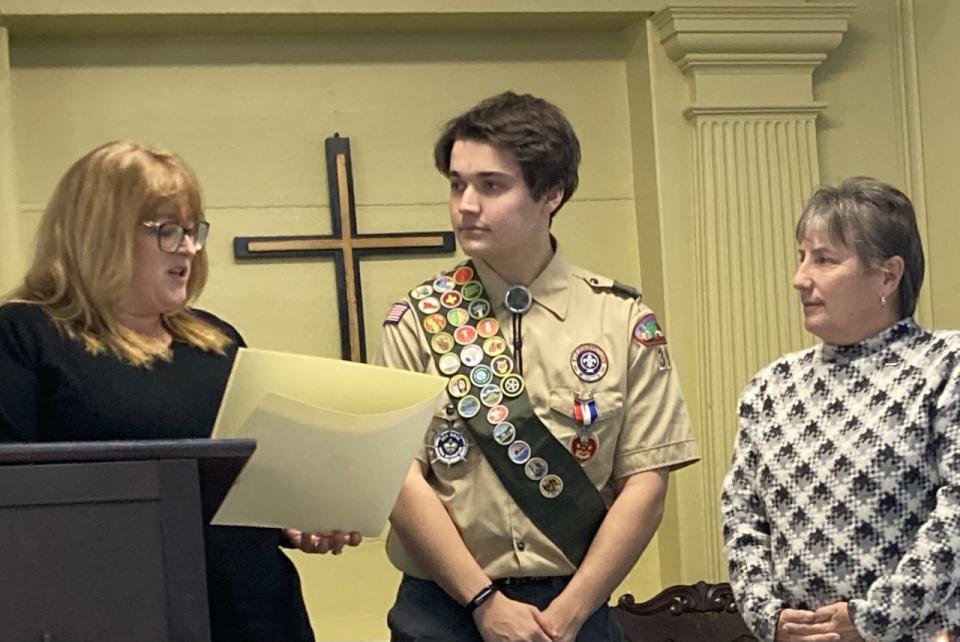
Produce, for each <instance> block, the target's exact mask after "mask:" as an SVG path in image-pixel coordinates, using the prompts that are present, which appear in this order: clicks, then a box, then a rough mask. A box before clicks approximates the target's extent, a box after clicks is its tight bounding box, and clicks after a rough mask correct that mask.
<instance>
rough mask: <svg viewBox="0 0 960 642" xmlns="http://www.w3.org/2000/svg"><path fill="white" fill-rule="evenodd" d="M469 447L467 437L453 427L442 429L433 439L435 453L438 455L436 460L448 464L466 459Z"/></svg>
mask: <svg viewBox="0 0 960 642" xmlns="http://www.w3.org/2000/svg"><path fill="white" fill-rule="evenodd" d="M469 447H470V446H469V445H468V444H467V438H466V437H464V436H463V435H462V434H460V432H459V431H457V430H454V429H452V428H450V429H447V430H441V431H440V432H439V433H438V434H437V436H436V437H435V438H434V440H433V453H434V455H435V456H436V461H439V462H442V463H444V464H446V465H447V466H450V465H451V464H456V463H459V462H461V461H463V460H464V459H466V458H467V450H468V449H469Z"/></svg>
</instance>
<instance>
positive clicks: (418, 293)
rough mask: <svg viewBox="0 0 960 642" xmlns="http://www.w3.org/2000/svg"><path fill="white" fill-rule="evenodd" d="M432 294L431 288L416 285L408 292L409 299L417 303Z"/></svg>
mask: <svg viewBox="0 0 960 642" xmlns="http://www.w3.org/2000/svg"><path fill="white" fill-rule="evenodd" d="M431 294H433V287H432V286H429V285H426V284H424V285H418V286H417V287H415V288H414V289H413V290H412V291H411V292H410V298H412V299H415V300H417V301H419V300H421V299H426V298H427V297H428V296H430V295H431Z"/></svg>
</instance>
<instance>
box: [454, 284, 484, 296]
mask: <svg viewBox="0 0 960 642" xmlns="http://www.w3.org/2000/svg"><path fill="white" fill-rule="evenodd" d="M460 294H462V295H463V300H464V301H474V300H476V299H479V298H480V295H481V294H483V284H482V283H480V281H470V282H469V283H467V284H466V285H464V286H463V288H462V289H461V290H460Z"/></svg>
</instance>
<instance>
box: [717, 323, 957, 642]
mask: <svg viewBox="0 0 960 642" xmlns="http://www.w3.org/2000/svg"><path fill="white" fill-rule="evenodd" d="M721 505H722V513H723V519H724V538H725V540H726V552H727V557H728V559H729V560H730V576H731V583H732V584H733V588H734V593H735V595H736V597H737V601H738V603H739V606H740V610H741V611H742V613H743V616H744V618H745V619H746V621H747V624H748V625H749V626H750V628H751V629H752V630H753V631H754V632H755V633H756V635H757V637H759V638H760V639H761V640H773V638H774V633H775V628H776V622H777V618H778V616H779V612H780V610H781V609H783V608H798V609H810V610H813V609H816V608H818V607H821V606H825V605H827V604H832V603H834V602H848V603H849V604H848V605H849V609H850V614H851V617H852V619H853V622H854V624H855V626H856V627H857V629H858V630H859V631H860V633H861V635H862V636H863V637H864V638H865V639H867V640H883V641H896V642H907V641H910V642H917V641H920V640H932V639H933V636H934V635H935V634H936V633H937V632H940V631H943V630H950V631H960V590H958V585H960V333H957V332H943V331H937V332H930V331H928V330H925V329H923V328H920V327H918V326H917V325H916V323H915V322H914V321H913V319H910V318H907V319H903V320H901V321H900V322H898V323H896V324H895V325H893V326H891V327H890V328H887V329H886V330H884V331H883V332H881V333H879V334H877V335H875V336H873V337H871V338H869V339H867V340H865V341H863V342H861V343H857V344H853V345H849V346H835V345H829V344H824V345H821V346H818V347H816V348H812V349H809V350H805V351H803V352H797V353H793V354H789V355H786V356H784V357H782V358H781V359H779V360H777V361H775V362H774V363H772V364H770V365H769V366H767V367H766V368H765V369H764V370H762V371H760V372H759V373H758V374H757V376H756V377H755V378H754V379H753V381H751V382H750V384H749V385H748V386H747V387H746V388H745V390H744V393H743V396H742V397H741V400H740V429H739V433H738V436H737V442H736V449H735V453H734V458H733V464H732V466H731V468H730V471H729V472H728V473H727V477H726V481H725V483H724V490H723V497H722V500H721Z"/></svg>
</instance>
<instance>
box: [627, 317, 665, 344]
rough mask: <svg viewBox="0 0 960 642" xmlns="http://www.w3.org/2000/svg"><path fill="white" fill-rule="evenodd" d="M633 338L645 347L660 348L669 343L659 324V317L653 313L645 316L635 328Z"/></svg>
mask: <svg viewBox="0 0 960 642" xmlns="http://www.w3.org/2000/svg"><path fill="white" fill-rule="evenodd" d="M633 338H634V339H636V340H637V342H638V343H640V344H642V345H645V346H660V345H664V344H665V343H666V342H667V337H666V335H665V334H663V331H662V330H661V329H660V326H659V325H658V324H657V317H656V316H654V315H653V314H652V313H651V314H645V315H644V316H643V317H641V318H640V320H639V321H637V325H635V326H633Z"/></svg>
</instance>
